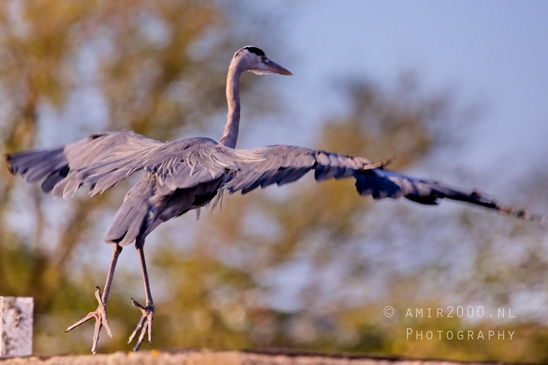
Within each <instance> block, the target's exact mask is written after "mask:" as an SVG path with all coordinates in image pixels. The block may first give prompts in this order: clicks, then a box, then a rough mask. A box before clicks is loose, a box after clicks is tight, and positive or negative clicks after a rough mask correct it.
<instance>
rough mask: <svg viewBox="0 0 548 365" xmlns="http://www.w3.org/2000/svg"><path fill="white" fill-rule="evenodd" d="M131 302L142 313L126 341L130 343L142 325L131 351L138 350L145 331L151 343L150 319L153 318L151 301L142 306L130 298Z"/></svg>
mask: <svg viewBox="0 0 548 365" xmlns="http://www.w3.org/2000/svg"><path fill="white" fill-rule="evenodd" d="M131 304H133V306H134V307H137V308H138V309H139V310H140V311H141V313H143V315H142V316H141V319H140V320H139V322H137V327H135V330H134V331H133V333H132V334H131V336H129V341H128V343H131V342H132V341H133V339H134V338H135V336H136V335H137V332H139V329H141V327H142V329H141V333H140V334H139V338H138V339H137V344H135V346H134V347H133V351H138V350H139V348H140V347H141V343H143V340H144V338H145V334H147V333H148V342H149V343H150V344H152V320H153V319H154V304H153V303H152V302H149V303H147V305H146V306H143V305H142V304H140V303H139V302H137V301H136V300H135V299H133V298H131Z"/></svg>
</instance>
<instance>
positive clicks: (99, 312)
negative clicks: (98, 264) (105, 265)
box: [65, 244, 122, 353]
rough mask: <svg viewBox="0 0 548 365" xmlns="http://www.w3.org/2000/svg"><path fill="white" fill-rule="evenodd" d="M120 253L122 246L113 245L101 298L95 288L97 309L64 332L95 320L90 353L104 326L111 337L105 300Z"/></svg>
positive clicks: (99, 290) (93, 350)
mask: <svg viewBox="0 0 548 365" xmlns="http://www.w3.org/2000/svg"><path fill="white" fill-rule="evenodd" d="M121 252H122V246H119V245H118V244H115V245H114V250H113V251H112V258H111V260H110V267H109V269H108V275H107V280H106V282H105V290H104V291H103V295H102V296H101V289H99V287H98V286H97V287H95V298H96V299H97V302H98V303H99V305H98V306H97V309H96V310H95V312H89V313H88V315H87V316H85V317H84V318H82V319H81V320H79V321H78V322H76V323H75V324H73V325H72V326H70V327H68V328H67V329H66V330H65V333H66V332H69V331H71V330H73V329H74V328H76V327H78V326H80V325H81V324H84V323H85V322H87V321H89V320H90V319H92V318H95V331H94V332H93V345H92V346H91V352H93V353H95V352H96V351H97V343H98V342H99V332H100V331H101V327H102V326H104V327H105V329H106V330H107V333H108V335H109V336H110V337H112V331H111V329H110V325H109V324H108V318H107V308H106V304H107V299H108V294H109V293H110V286H111V285H112V279H113V278H114V270H115V269H116V263H117V262H118V256H120V253H121Z"/></svg>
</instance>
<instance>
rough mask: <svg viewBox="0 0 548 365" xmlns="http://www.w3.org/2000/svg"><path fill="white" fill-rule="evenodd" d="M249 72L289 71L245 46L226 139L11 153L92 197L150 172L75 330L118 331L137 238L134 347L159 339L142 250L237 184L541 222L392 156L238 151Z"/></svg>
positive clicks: (121, 215)
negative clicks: (140, 294)
mask: <svg viewBox="0 0 548 365" xmlns="http://www.w3.org/2000/svg"><path fill="white" fill-rule="evenodd" d="M244 71H251V72H254V73H256V74H272V73H277V74H282V75H291V73H290V72H289V71H288V70H286V69H285V68H283V67H282V66H280V65H278V64H276V63H275V62H273V61H271V60H269V59H268V58H267V57H266V55H265V54H264V52H263V51H262V50H260V49H258V48H256V47H253V46H246V47H244V48H242V49H240V50H238V51H237V52H236V53H235V55H234V57H233V59H232V62H231V64H230V67H229V71H228V76H227V88H226V95H227V102H228V116H227V123H226V126H225V129H224V132H223V135H222V137H221V139H220V140H219V142H216V141H214V140H212V139H210V138H204V137H195V138H186V139H182V140H178V141H173V142H166V143H163V142H159V141H156V140H153V139H150V138H146V137H144V136H141V135H139V134H136V133H134V132H131V131H117V132H102V133H97V134H94V135H92V136H89V137H87V138H85V139H83V140H80V141H77V142H74V143H71V144H68V145H66V146H64V147H60V148H54V149H50V150H44V151H31V152H24V153H19V154H14V155H10V156H8V157H7V160H8V163H9V165H10V170H11V172H12V173H16V174H19V175H21V176H22V177H23V178H24V179H25V180H26V181H27V182H28V183H34V182H38V181H40V180H42V184H41V188H42V190H43V191H44V192H46V193H49V192H52V194H53V195H54V196H56V197H63V198H70V197H72V196H73V195H74V194H75V193H76V191H77V190H78V189H79V188H80V187H82V186H86V187H89V193H90V195H91V196H94V195H96V194H100V193H102V192H104V191H106V190H107V189H109V188H111V187H113V186H114V185H116V184H117V183H118V182H120V181H122V180H124V179H126V178H127V177H129V176H130V175H132V174H133V173H135V172H137V171H140V170H144V171H145V175H144V176H143V177H142V178H141V179H140V180H139V181H138V182H137V183H136V184H135V186H133V188H131V190H130V191H129V192H128V193H127V195H126V196H125V199H124V202H123V204H122V206H121V207H120V209H119V210H118V211H117V213H116V215H115V216H114V218H113V221H112V223H111V225H110V227H109V228H108V230H107V233H106V235H105V241H106V242H108V243H113V244H115V246H114V250H113V257H112V260H111V267H110V269H109V272H108V275H107V281H106V284H105V290H104V292H103V295H102V296H100V295H99V294H98V293H99V292H98V291H97V292H96V297H97V299H98V302H99V306H98V309H97V310H96V311H95V312H92V313H90V314H88V315H87V316H86V317H84V318H83V319H82V320H80V321H79V322H77V323H75V324H74V325H72V326H71V327H69V328H68V329H67V331H69V330H71V329H73V328H74V327H77V326H79V325H80V324H82V323H84V322H86V321H87V320H89V319H91V318H95V319H96V320H97V324H96V329H95V333H94V339H93V346H92V351H93V352H95V351H96V347H97V341H98V338H99V331H100V329H101V326H105V327H106V330H107V332H108V333H109V334H111V331H110V328H109V326H108V320H107V318H106V301H107V298H108V293H109V290H110V286H111V283H112V278H113V275H114V268H115V266H116V262H117V258H118V255H119V254H120V252H121V250H122V247H123V246H126V245H128V244H130V243H132V242H135V243H136V248H137V250H138V252H139V255H140V259H141V265H142V269H143V279H144V286H145V295H146V305H145V306H142V305H140V304H139V303H137V302H136V301H135V300H133V299H132V303H133V305H134V306H136V307H137V308H139V309H140V310H141V311H142V313H143V315H142V317H141V320H140V321H139V323H138V325H137V328H136V329H135V331H134V332H133V334H132V335H131V337H130V341H131V340H132V339H133V338H134V336H135V335H136V334H137V332H138V331H139V329H140V328H142V330H141V333H140V336H139V339H138V341H137V345H136V346H135V348H134V349H135V350H137V349H138V348H139V346H140V344H141V342H142V341H143V339H144V336H145V334H146V333H148V338H149V341H151V338H152V337H151V328H152V319H153V314H154V305H153V302H152V295H151V292H150V287H149V283H148V274H147V271H146V263H145V256H144V251H143V246H144V242H145V238H146V237H147V236H148V235H149V234H150V233H151V232H152V231H153V230H154V229H156V228H157V227H158V226H159V225H160V224H161V223H163V222H166V221H168V220H170V219H172V218H175V217H178V216H180V215H182V214H184V213H186V212H188V211H190V210H193V209H198V208H201V207H203V206H206V205H207V204H209V203H210V202H211V201H212V200H214V199H216V198H217V199H218V198H219V197H220V196H222V195H223V194H233V193H236V192H238V191H241V192H242V193H243V194H246V193H248V192H250V191H252V190H254V189H256V188H258V187H261V188H265V187H267V186H269V185H272V184H277V185H283V184H287V183H290V182H293V181H295V180H297V179H299V178H300V177H302V176H303V175H305V174H306V173H307V172H309V171H310V170H314V177H315V179H316V180H318V181H322V180H325V179H329V178H335V179H341V178H354V179H355V181H356V184H355V185H356V190H357V192H358V193H359V194H360V195H371V196H372V197H373V198H375V199H382V198H393V199H396V198H400V197H405V198H407V199H409V200H412V201H414V202H417V203H421V204H427V205H434V204H438V203H439V200H440V199H443V198H448V199H452V200H459V201H464V202H468V203H472V204H476V205H480V206H484V207H487V208H490V209H494V210H496V211H498V212H501V213H504V214H510V215H514V216H517V217H520V218H523V219H526V220H538V221H541V220H542V217H540V216H537V215H532V214H530V213H528V212H527V211H524V210H519V209H513V208H509V207H504V206H501V205H499V204H498V203H497V202H496V201H494V200H492V199H490V198H488V197H486V196H483V195H482V194H480V193H478V192H475V191H472V192H464V191H461V190H459V189H454V188H451V187H449V186H447V185H444V184H441V183H438V182H436V181H432V180H425V179H421V178H415V177H411V176H407V175H404V174H401V173H399V172H395V171H391V170H387V169H385V165H386V163H373V162H371V161H369V160H367V159H365V158H362V157H354V156H348V155H344V154H338V153H333V152H328V151H322V150H316V149H309V148H304V147H297V146H287V145H274V146H267V147H263V148H256V149H250V150H240V149H236V148H235V147H236V142H237V138H238V130H239V121H240V95H239V78H240V75H241V74H242V73H243V72H244Z"/></svg>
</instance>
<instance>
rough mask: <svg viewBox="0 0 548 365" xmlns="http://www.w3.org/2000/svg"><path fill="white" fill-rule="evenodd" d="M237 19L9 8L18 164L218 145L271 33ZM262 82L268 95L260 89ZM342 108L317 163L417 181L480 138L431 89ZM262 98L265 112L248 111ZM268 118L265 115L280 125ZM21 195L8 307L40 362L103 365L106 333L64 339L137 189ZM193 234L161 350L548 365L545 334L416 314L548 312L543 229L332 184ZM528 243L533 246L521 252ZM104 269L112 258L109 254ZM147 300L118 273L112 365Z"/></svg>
mask: <svg viewBox="0 0 548 365" xmlns="http://www.w3.org/2000/svg"><path fill="white" fill-rule="evenodd" d="M226 4H227V3H225V2H222V3H221V2H216V1H190V0H187V1H169V0H161V1H155V2H150V1H145V0H137V1H132V2H118V3H108V2H102V1H90V2H83V3H77V2H66V3H65V2H46V1H9V2H4V3H1V4H0V57H1V58H2V60H5V61H4V62H2V63H0V95H1V96H2V98H1V99H0V131H1V138H2V140H3V147H2V148H3V152H13V151H18V150H25V149H30V148H35V147H37V146H46V145H47V146H48V147H49V146H52V145H57V144H62V143H66V142H70V141H73V140H75V139H77V138H82V137H84V136H86V135H88V134H89V133H93V132H97V131H98V130H104V129H124V128H127V129H133V130H135V131H137V132H138V133H142V134H146V135H147V136H150V137H152V138H157V139H160V140H165V139H168V138H169V139H174V138H178V137H179V136H180V135H181V134H182V133H183V132H185V133H186V132H188V131H189V130H192V128H194V130H195V129H196V128H204V127H206V126H207V123H209V122H210V121H211V120H213V119H214V117H219V116H220V115H222V114H223V113H224V108H225V101H224V94H223V90H224V86H223V85H224V80H225V72H226V67H227V64H228V60H229V59H230V57H231V55H232V52H233V51H234V50H235V49H237V48H239V47H241V46H242V45H243V44H247V43H251V42H249V41H245V42H244V41H240V39H243V38H244V37H243V36H242V35H243V34H244V33H246V32H248V33H253V32H251V31H252V30H254V29H261V30H262V31H261V32H256V33H257V34H268V33H269V32H267V31H265V30H264V29H265V27H268V24H269V23H268V22H266V23H265V22H264V19H263V17H264V15H258V14H253V15H254V16H250V17H241V18H236V17H235V16H234V13H233V12H242V13H244V14H245V12H246V11H252V10H249V9H243V5H241V4H240V3H239V2H230V3H229V4H231V5H226ZM231 12H232V13H231ZM44 14H47V16H44ZM244 18H245V19H247V21H246V22H244V21H242V19H244ZM249 19H252V20H249ZM258 19H259V20H258ZM259 27H260V28H259ZM270 36H271V35H270ZM246 39H248V38H247V37H246ZM254 40H256V36H255V35H254ZM270 43H272V41H270ZM243 81H244V90H250V88H251V87H252V86H253V85H250V84H249V82H248V81H246V80H245V79H244V80H243ZM263 88H264V87H263ZM254 91H257V90H254ZM342 91H343V92H344V93H345V95H346V97H347V100H348V105H349V107H348V108H347V110H348V112H347V114H346V115H341V116H340V117H338V118H333V119H332V120H327V121H324V122H325V123H323V124H318V125H321V130H320V132H319V134H318V136H317V141H318V142H317V145H318V146H319V147H321V148H323V149H328V150H333V151H337V152H343V153H348V154H354V155H360V156H366V157H368V158H370V159H372V160H380V159H385V158H387V157H391V156H393V155H395V156H396V158H397V159H396V162H395V164H394V166H392V168H394V169H412V168H416V167H417V166H420V165H421V164H425V163H427V161H428V159H429V158H431V156H432V155H433V153H434V152H440V151H443V150H444V149H445V150H447V146H448V145H449V142H453V141H454V139H455V138H454V135H455V134H456V133H455V132H456V131H457V128H458V127H460V125H459V123H462V122H463V119H461V118H459V113H458V112H459V111H458V110H456V108H455V107H454V105H453V104H452V102H451V101H452V98H451V96H450V95H449V94H445V93H434V94H428V93H424V92H423V91H422V90H421V89H420V87H419V83H418V81H417V78H416V77H414V76H413V75H412V74H404V75H403V76H402V77H401V79H400V80H399V81H398V82H397V83H396V85H395V86H394V87H392V88H380V87H378V86H376V85H374V84H372V83H369V82H363V81H350V82H346V83H344V86H343V88H342ZM260 95H261V94H260V93H258V92H253V93H249V92H248V93H247V94H246V95H245V99H246V101H245V103H244V104H245V106H246V108H247V106H248V105H249V106H250V107H251V106H253V105H254V103H253V101H252V100H253V98H255V97H256V98H260ZM260 100H262V102H261V103H257V105H259V106H260V107H261V108H263V109H264V108H267V107H268V105H264V100H265V98H261V99H260ZM198 106H199V107H198ZM59 131H62V132H63V133H59ZM220 131H221V129H220V127H219V133H220ZM52 140H55V143H52ZM280 142H281V143H283V141H280ZM451 148H454V146H451ZM542 171H543V170H542V169H539V171H532V172H531V174H530V175H529V176H533V177H534V178H532V179H530V181H529V182H528V185H521V186H522V190H523V191H526V192H527V193H530V192H533V193H531V194H532V195H531V196H544V195H542V193H541V192H542V191H543V185H542V184H543V181H545V179H544V177H543V175H542ZM544 171H545V170H544ZM434 177H436V176H434ZM16 181H17V180H16V179H15V178H13V177H11V176H10V175H9V173H8V172H7V170H6V169H0V277H1V278H2V280H0V295H29V296H33V297H34V298H35V300H36V318H37V321H36V325H35V337H36V341H35V351H36V352H37V353H57V352H68V351H70V352H87V351H89V346H90V339H91V331H92V328H91V327H92V326H91V325H89V326H87V327H85V328H83V329H78V330H76V331H75V332H72V333H71V334H69V335H62V334H61V332H62V331H63V330H64V329H65V328H66V326H67V325H69V324H71V323H72V321H74V320H77V319H79V318H80V317H81V316H82V315H83V314H85V313H87V312H88V311H89V310H91V309H93V308H95V302H94V298H93V287H94V286H95V285H97V284H100V285H102V284H103V281H104V275H105V272H104V269H105V266H106V265H107V261H108V259H107V258H104V261H105V262H104V263H101V264H98V262H99V261H97V258H98V257H99V256H100V254H99V253H97V251H99V249H98V247H99V246H97V245H99V244H100V241H101V236H102V232H103V231H104V226H105V224H106V223H105V222H104V221H103V220H108V218H110V217H111V216H112V211H113V210H114V209H116V208H117V207H118V206H119V204H120V201H121V200H122V197H123V194H125V191H127V188H128V186H129V185H130V183H131V181H130V182H127V183H124V184H122V185H123V186H122V187H120V188H116V189H113V190H112V191H109V192H108V193H106V194H104V195H103V196H101V197H95V198H93V199H87V197H86V196H85V194H81V195H80V196H79V197H77V198H75V199H73V200H72V201H71V202H70V204H68V203H62V202H53V201H52V199H51V198H50V197H46V196H43V195H42V194H41V192H40V191H39V189H38V188H36V187H33V188H28V187H27V186H25V185H24V184H22V183H20V182H19V183H17V184H16ZM516 201H519V200H516ZM521 201H524V200H521ZM509 203H512V201H510V202H509ZM532 203H535V204H543V202H542V201H540V202H539V201H536V202H532ZM373 205H375V206H374V208H375V209H374V210H372V208H373ZM533 207H534V205H533ZM191 219H192V217H188V218H186V219H185V218H180V219H178V220H177V223H173V224H172V225H171V226H170V225H169V224H166V225H165V228H164V229H162V230H158V232H157V233H156V234H155V235H154V237H151V238H152V240H157V241H161V242H158V244H156V245H155V243H154V242H151V243H149V244H150V245H155V247H154V250H153V251H152V250H151V258H152V260H151V261H152V262H151V268H150V270H151V271H152V273H151V279H152V282H153V286H154V294H155V299H156V305H157V308H158V310H157V312H156V317H155V330H154V331H155V332H154V339H155V340H154V341H155V342H154V343H155V345H156V346H159V347H199V348H201V347H207V348H215V349H229V348H230V349H232V348H249V347H253V348H264V347H282V346H283V347H291V348H306V349H314V350H324V351H326V350H328V351H353V352H361V353H364V352H365V353H383V354H387V353H392V354H402V355H410V356H416V357H445V358H446V357H450V358H454V359H462V360H506V361H530V362H534V361H546V359H547V358H548V355H547V353H546V350H545V348H546V346H545V345H546V342H547V339H548V334H547V333H546V329H545V328H544V327H542V324H539V321H538V320H537V319H535V318H529V317H527V318H523V319H522V318H520V321H514V322H508V323H507V322H487V321H477V322H474V321H468V322H467V321H465V320H464V319H454V320H446V319H440V320H435V321H422V320H420V319H408V318H405V316H404V315H403V314H402V313H404V311H405V308H409V307H423V308H425V307H434V308H435V307H440V306H442V307H443V306H446V305H455V303H457V305H458V304H461V303H475V302H479V303H486V304H485V305H486V307H488V306H492V307H496V306H498V305H513V304H515V303H516V298H537V297H538V296H535V295H534V294H536V293H539V292H541V293H542V292H546V289H548V288H546V284H545V283H544V282H543V281H542V280H540V279H539V278H540V277H544V276H545V274H546V270H547V265H546V264H547V262H546V259H545V257H548V255H543V254H541V253H543V252H544V251H545V250H546V247H547V246H546V244H545V242H544V241H545V239H544V238H543V236H542V234H540V233H537V234H531V233H530V232H531V231H532V228H530V226H527V225H526V224H522V223H519V222H515V221H512V220H510V219H509V218H507V217H498V216H494V215H489V214H486V213H485V212H483V211H479V210H478V211H475V210H469V209H467V210H463V211H461V210H457V209H453V210H451V209H450V210H446V209H440V210H435V211H433V210H429V209H428V208H425V207H417V206H415V205H413V203H408V204H405V203H404V202H399V203H398V204H394V205H392V204H390V203H388V202H384V203H381V204H376V203H373V202H372V201H371V200H370V199H367V198H360V197H359V196H357V194H356V193H355V191H354V186H353V184H352V182H351V181H336V182H335V181H329V182H325V183H322V184H316V183H314V182H312V179H311V178H309V179H306V178H305V179H303V181H300V182H298V183H296V184H294V185H291V186H289V187H285V188H282V189H279V190H276V189H270V190H268V191H265V192H262V193H253V194H251V195H249V196H234V197H231V198H230V203H229V204H228V206H225V207H224V209H223V210H222V211H221V212H217V211H215V212H214V214H213V215H211V216H209V217H203V218H202V219H201V220H200V222H198V223H197V224H196V223H195V222H193V221H192V222H191V221H190V220H191ZM169 227H173V228H175V229H174V230H170V228H169ZM432 227H434V228H432ZM455 228H459V229H458V230H456V229H455ZM432 232H435V234H433V233H432ZM485 232H489V233H485ZM425 235H426V236H425ZM433 238H435V239H433ZM152 240H151V241H152ZM87 242H89V243H90V245H96V246H90V247H86V245H85V243H87ZM511 242H519V245H514V247H513V248H512V249H511V250H508V246H509V244H510V243H511ZM517 246H519V247H517ZM91 247H94V249H92V248H91ZM101 249H102V250H103V251H102V252H106V255H107V256H108V255H109V254H110V248H109V247H104V248H103V247H102V246H101ZM126 251H130V250H126ZM124 252H125V251H124ZM128 254H129V253H126V254H125V255H123V257H122V258H121V259H122V260H125V257H126V256H127V255H128ZM131 259H135V257H132V258H131ZM101 262H102V261H101ZM127 266H129V265H127ZM140 285H141V283H140V277H139V275H138V274H135V275H134V273H133V272H132V271H131V269H127V268H126V267H124V265H121V266H120V267H119V268H118V269H117V275H116V279H115V283H114V287H113V291H112V294H111V297H110V299H109V307H108V308H109V319H110V321H111V325H112V327H113V330H114V333H115V337H114V339H109V340H108V341H101V342H100V351H113V350H119V349H125V348H127V345H125V342H126V338H127V337H126V336H127V335H128V334H129V333H131V331H132V330H133V326H134V325H135V321H136V320H137V319H138V317H139V313H138V312H137V311H134V310H133V308H131V307H130V304H129V301H128V300H127V299H128V297H129V295H135V294H136V293H135V292H134V290H139V289H140ZM528 295H529V296H528ZM448 300H449V301H450V302H448ZM523 300H527V299H522V301H523ZM544 304H546V303H544ZM385 305H392V306H393V307H394V308H395V309H396V315H395V317H393V318H391V319H387V318H385V317H384V316H383V315H382V308H384V306H385ZM407 327H413V329H415V330H431V329H442V330H446V331H449V330H454V331H456V330H458V329H460V328H466V329H468V328H469V329H473V330H489V329H492V328H493V327H495V328H502V329H504V330H515V331H516V333H517V334H518V335H519V340H516V341H515V342H512V345H513V346H508V342H478V341H468V342H458V343H457V342H455V341H449V340H444V341H435V342H428V341H417V340H415V341H414V340H412V339H411V340H409V339H407V338H406V336H405V333H406V328H407ZM103 336H104V335H103ZM104 337H105V336H104ZM67 338H68V339H69V340H67ZM143 348H144V349H146V348H147V345H145V346H143Z"/></svg>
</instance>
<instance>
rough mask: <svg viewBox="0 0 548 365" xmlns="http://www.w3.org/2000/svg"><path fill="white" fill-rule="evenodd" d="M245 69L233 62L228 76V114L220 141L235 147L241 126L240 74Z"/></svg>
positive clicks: (227, 145)
mask: <svg viewBox="0 0 548 365" xmlns="http://www.w3.org/2000/svg"><path fill="white" fill-rule="evenodd" d="M243 71H244V70H242V68H241V67H240V65H239V64H238V63H234V62H233V63H231V64H230V67H229V68H228V75H227V77H226V101H227V103H228V115H227V120H226V125H225V130H224V132H223V136H222V137H221V139H220V140H219V143H220V144H222V145H223V146H226V147H230V148H235V147H236V142H237V141H238V130H239V128H240V76H241V74H242V73H243Z"/></svg>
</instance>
